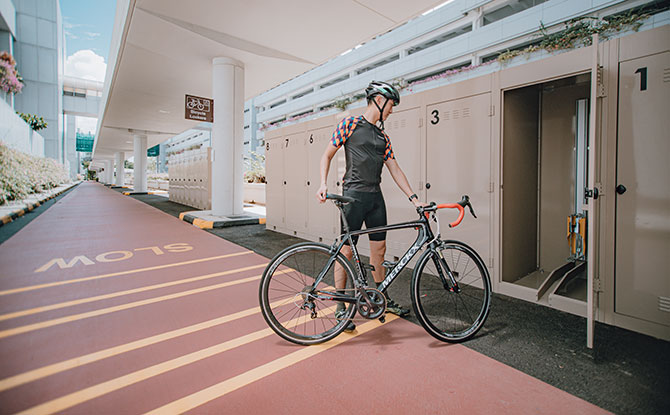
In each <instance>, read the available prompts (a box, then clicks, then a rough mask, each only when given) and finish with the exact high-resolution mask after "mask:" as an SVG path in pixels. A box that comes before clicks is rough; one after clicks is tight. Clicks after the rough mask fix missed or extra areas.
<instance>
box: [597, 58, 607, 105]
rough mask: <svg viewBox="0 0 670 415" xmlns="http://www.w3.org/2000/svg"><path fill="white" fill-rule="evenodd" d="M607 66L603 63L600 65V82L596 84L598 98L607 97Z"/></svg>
mask: <svg viewBox="0 0 670 415" xmlns="http://www.w3.org/2000/svg"><path fill="white" fill-rule="evenodd" d="M604 78H605V68H603V66H602V65H598V84H597V85H596V96H597V97H598V98H603V97H606V96H607V95H606V94H605V81H604Z"/></svg>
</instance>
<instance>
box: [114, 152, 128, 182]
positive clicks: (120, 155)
mask: <svg viewBox="0 0 670 415" xmlns="http://www.w3.org/2000/svg"><path fill="white" fill-rule="evenodd" d="M115 156H116V182H115V183H114V184H115V185H116V186H123V181H124V177H125V175H124V172H125V170H124V168H123V163H124V161H125V160H126V153H124V152H123V151H118V152H117V153H116V154H115Z"/></svg>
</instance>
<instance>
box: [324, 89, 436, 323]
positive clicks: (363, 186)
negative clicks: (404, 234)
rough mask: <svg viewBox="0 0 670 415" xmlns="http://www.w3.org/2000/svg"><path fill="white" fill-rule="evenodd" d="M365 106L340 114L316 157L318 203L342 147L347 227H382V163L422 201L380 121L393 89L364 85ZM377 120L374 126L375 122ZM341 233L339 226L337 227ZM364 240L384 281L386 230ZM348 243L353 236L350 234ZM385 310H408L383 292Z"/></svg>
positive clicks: (393, 101) (395, 96)
mask: <svg viewBox="0 0 670 415" xmlns="http://www.w3.org/2000/svg"><path fill="white" fill-rule="evenodd" d="M365 95H366V97H367V102H368V106H367V108H366V110H365V112H364V113H363V115H362V116H359V117H348V118H345V119H343V120H342V121H341V122H340V123H339V124H338V126H337V128H336V129H335V132H334V133H333V138H332V140H331V142H330V143H329V144H328V146H327V147H326V150H325V151H324V153H323V156H322V157H321V163H320V170H321V186H320V187H319V190H318V191H317V194H316V197H317V199H318V200H319V201H320V202H321V203H323V202H325V200H326V193H327V191H328V188H327V185H326V182H327V179H328V170H329V168H330V161H331V160H332V158H333V156H335V153H336V152H337V150H339V148H340V147H342V146H344V153H345V159H346V172H345V174H344V179H343V184H342V189H343V192H342V194H343V195H344V196H349V197H351V198H353V199H356V202H354V203H350V204H348V205H346V206H345V207H344V216H345V218H346V219H347V223H348V224H349V229H350V231H355V230H360V229H361V228H362V225H363V223H365V226H366V228H372V227H375V226H384V225H386V224H387V221H386V204H385V203H384V196H383V195H382V192H381V188H380V187H379V184H380V183H381V174H382V167H383V166H384V165H386V168H387V169H388V170H389V173H391V177H393V180H394V181H395V183H396V184H397V185H398V187H399V188H400V190H402V191H403V192H404V193H405V195H407V197H408V198H409V201H410V202H412V203H413V204H414V206H416V207H419V206H425V204H424V203H421V202H420V201H419V198H418V196H417V195H416V193H414V192H413V191H412V188H411V187H410V185H409V182H408V181H407V177H406V176H405V173H403V171H402V169H401V168H400V166H399V165H398V162H397V161H396V159H395V155H394V154H393V149H392V147H391V140H390V139H389V136H388V135H387V134H386V133H385V132H384V121H385V120H386V119H387V118H388V116H389V115H391V113H392V112H393V107H394V106H396V105H398V104H399V103H400V94H399V93H398V90H397V89H395V87H393V86H392V85H390V84H388V83H386V82H379V81H372V82H370V84H369V85H368V87H367V88H366V89H365ZM377 122H379V127H378V126H377V125H376V124H377ZM342 232H344V230H342ZM368 236H369V239H370V264H371V265H372V266H373V269H374V270H373V271H372V276H373V278H374V280H375V283H376V284H377V286H379V284H380V283H381V282H382V281H383V280H384V277H385V275H384V271H383V268H382V262H383V261H384V254H385V253H386V232H378V233H372V234H369V235H368ZM352 239H353V241H354V244H356V243H357V242H358V237H357V236H354V237H352ZM342 253H343V254H344V255H345V256H346V257H347V258H348V259H349V260H351V258H352V256H353V254H352V252H351V248H350V247H349V246H348V242H347V245H345V246H343V247H342ZM338 268H339V267H336V269H335V281H336V284H335V285H336V288H344V287H337V285H338V284H337V282H338V281H345V277H344V275H343V274H344V270H343V269H341V268H340V269H338ZM386 300H387V310H388V311H389V312H390V313H393V314H397V315H399V316H404V315H406V314H407V313H409V309H407V308H404V307H401V306H400V305H399V304H397V303H396V302H395V301H393V300H392V299H390V298H389V297H388V294H386ZM344 311H345V305H344V303H339V304H338V308H337V311H336V313H335V316H336V317H339V316H341V315H343V314H344ZM355 328H356V326H355V325H354V323H353V322H349V324H348V325H347V328H346V330H347V331H352V330H354V329H355Z"/></svg>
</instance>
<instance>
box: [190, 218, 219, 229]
mask: <svg viewBox="0 0 670 415" xmlns="http://www.w3.org/2000/svg"><path fill="white" fill-rule="evenodd" d="M193 225H195V226H197V227H198V228H200V229H212V228H213V227H214V222H212V221H211V220H204V219H198V218H195V219H193Z"/></svg>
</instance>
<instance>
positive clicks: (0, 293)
mask: <svg viewBox="0 0 670 415" xmlns="http://www.w3.org/2000/svg"><path fill="white" fill-rule="evenodd" d="M251 253H253V251H242V252H235V253H233V254H226V255H218V256H213V257H209V258H200V259H192V260H190V261H184V262H175V263H173V264H165V265H156V266H153V267H146V268H137V269H131V270H128V271H119V272H112V273H109V274H101V275H95V276H92V277H84V278H77V279H73V280H65V281H56V282H50V283H46V284H40V285H29V286H27V287H20V288H13V289H11V290H5V291H0V296H3V295H9V294H16V293H22V292H26V291H33V290H39V289H42V288H50V287H57V286H60V285H66V284H74V283H77V282H84V281H93V280H99V279H102V278H109V277H117V276H119V275H128V274H134V273H137V272H145V271H154V270H157V269H164V268H170V267H177V266H181V265H190V264H197V263H199V262H206V261H213V260H216V259H222V258H230V257H234V256H238V255H246V254H251Z"/></svg>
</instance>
